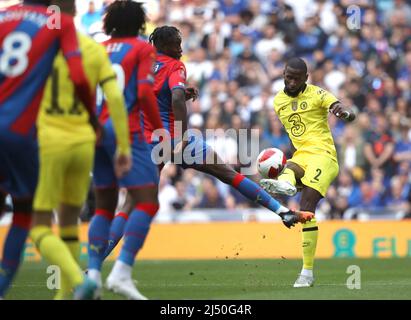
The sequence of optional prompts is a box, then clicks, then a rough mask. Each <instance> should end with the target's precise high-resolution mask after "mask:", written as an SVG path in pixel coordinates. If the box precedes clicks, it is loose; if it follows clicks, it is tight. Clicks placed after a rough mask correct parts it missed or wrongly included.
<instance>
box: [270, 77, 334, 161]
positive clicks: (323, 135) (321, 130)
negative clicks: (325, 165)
mask: <svg viewBox="0 0 411 320" xmlns="http://www.w3.org/2000/svg"><path fill="white" fill-rule="evenodd" d="M336 101H338V99H337V98H336V97H334V96H333V95H332V94H331V93H329V92H327V91H326V90H324V89H321V88H320V87H317V86H315V85H312V84H307V86H306V88H305V90H304V91H303V92H300V94H299V95H298V96H297V97H291V96H288V95H287V94H286V93H285V92H284V91H283V90H282V91H280V92H279V93H277V95H276V96H275V98H274V109H275V112H276V113H277V115H278V117H279V119H280V121H281V122H282V124H283V126H284V128H285V130H286V131H287V134H288V136H289V138H290V140H291V142H292V143H293V145H294V147H295V148H296V149H297V150H299V151H307V152H310V153H315V154H323V155H325V156H328V157H331V158H333V159H334V160H335V161H337V152H336V150H335V145H334V140H333V137H332V135H331V130H330V127H329V125H328V111H329V108H330V106H331V105H332V104H333V103H334V102H336Z"/></svg>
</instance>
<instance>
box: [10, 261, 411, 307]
mask: <svg viewBox="0 0 411 320" xmlns="http://www.w3.org/2000/svg"><path fill="white" fill-rule="evenodd" d="M350 265H357V266H359V267H360V270H361V289H359V290H358V289H348V288H347V285H346V282H347V278H348V277H349V276H350V274H348V273H347V268H348V266H350ZM111 266H112V263H111V262H109V263H106V264H105V265H104V269H103V275H104V277H106V276H107V274H108V273H109V271H110V268H111ZM46 267H47V265H46V264H45V263H43V262H42V263H34V262H31V263H28V262H25V263H24V264H23V266H22V268H21V269H20V271H19V274H18V276H17V278H16V281H15V282H14V284H13V287H12V288H11V289H10V291H9V294H8V295H7V299H52V297H53V296H54V293H55V292H54V291H53V290H49V289H47V288H46V282H47V277H48V276H50V274H47V273H46ZM300 267H301V262H300V261H299V260H289V259H281V260H242V259H227V260H206V261H201V260H197V261H191V260H190V261H138V262H137V264H136V266H135V267H134V277H135V278H136V279H137V280H138V284H139V285H138V288H139V290H140V291H141V292H142V293H143V294H144V295H146V296H147V297H148V298H149V299H161V300H162V299H167V300H168V299H177V300H180V299H190V300H191V299H192V300H197V299H198V300H203V299H222V300H225V299H234V300H237V299H245V300H254V299H264V300H266V299H268V300H274V299H286V300H288V299H305V300H306V299H411V258H394V259H351V258H350V259H348V258H347V259H345V258H340V259H327V260H317V261H316V266H315V267H316V270H315V272H316V274H315V276H316V283H315V286H314V287H313V288H302V289H294V288H293V287H292V284H293V283H294V281H295V279H296V277H297V274H298V272H299V270H300ZM103 299H122V297H121V296H118V295H116V294H114V293H111V292H109V291H106V290H105V291H104V293H103Z"/></svg>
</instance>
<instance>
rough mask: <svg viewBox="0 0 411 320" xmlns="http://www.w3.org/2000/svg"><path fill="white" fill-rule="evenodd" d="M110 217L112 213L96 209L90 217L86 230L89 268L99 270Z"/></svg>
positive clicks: (102, 259)
mask: <svg viewBox="0 0 411 320" xmlns="http://www.w3.org/2000/svg"><path fill="white" fill-rule="evenodd" d="M112 218H113V214H111V213H110V212H108V211H106V210H102V209H97V210H96V214H95V215H94V216H93V218H92V219H91V222H90V227H89V230H88V254H89V262H88V268H89V269H96V270H101V265H102V264H103V261H104V252H105V251H106V248H107V240H108V236H109V230H110V224H111V219H112Z"/></svg>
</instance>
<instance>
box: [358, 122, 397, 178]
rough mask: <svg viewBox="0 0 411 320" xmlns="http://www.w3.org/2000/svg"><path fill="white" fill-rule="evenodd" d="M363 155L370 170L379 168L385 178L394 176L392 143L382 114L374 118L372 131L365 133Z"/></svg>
mask: <svg viewBox="0 0 411 320" xmlns="http://www.w3.org/2000/svg"><path fill="white" fill-rule="evenodd" d="M365 139H366V143H365V147H364V155H365V158H366V160H367V161H368V165H369V167H370V168H373V169H374V168H381V169H383V170H384V171H385V174H386V175H387V178H389V177H390V176H392V175H393V174H394V163H393V159H392V157H393V154H394V141H393V139H392V136H391V134H390V132H389V130H388V121H387V119H386V118H385V117H384V115H382V114H378V115H377V117H376V121H375V124H374V126H373V129H372V130H371V131H369V132H367V133H366V138H365Z"/></svg>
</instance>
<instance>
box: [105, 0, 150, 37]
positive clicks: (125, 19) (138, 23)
mask: <svg viewBox="0 0 411 320" xmlns="http://www.w3.org/2000/svg"><path fill="white" fill-rule="evenodd" d="M106 13H107V14H106V16H105V18H104V31H105V32H106V34H108V35H112V36H120V37H137V36H138V35H139V34H140V33H142V32H144V30H145V24H146V13H145V12H144V9H143V7H142V4H141V3H138V2H134V1H131V0H116V1H114V2H113V3H112V4H110V5H109V6H108V7H107V10H106Z"/></svg>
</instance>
